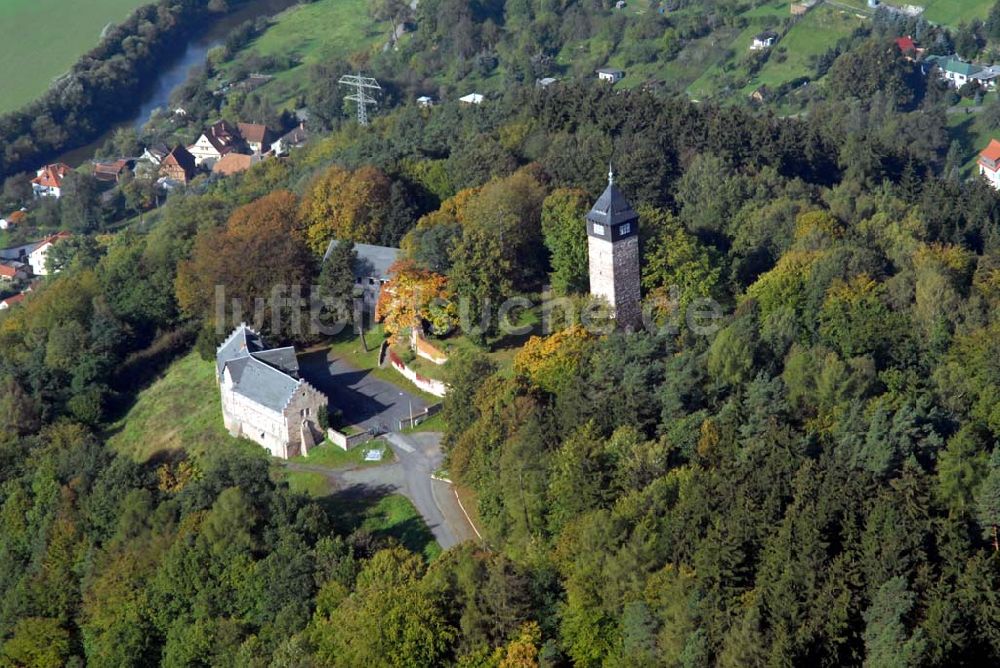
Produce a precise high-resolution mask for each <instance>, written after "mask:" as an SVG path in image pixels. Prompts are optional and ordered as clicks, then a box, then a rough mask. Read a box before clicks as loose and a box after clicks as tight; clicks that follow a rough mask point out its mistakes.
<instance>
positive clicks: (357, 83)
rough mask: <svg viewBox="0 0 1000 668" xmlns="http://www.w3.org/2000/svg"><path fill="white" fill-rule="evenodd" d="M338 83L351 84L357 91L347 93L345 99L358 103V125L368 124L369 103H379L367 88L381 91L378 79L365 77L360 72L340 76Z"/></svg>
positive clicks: (342, 84)
mask: <svg viewBox="0 0 1000 668" xmlns="http://www.w3.org/2000/svg"><path fill="white" fill-rule="evenodd" d="M337 83H338V84H340V85H341V86H350V87H351V88H353V89H354V90H355V91H356V92H354V93H352V94H350V95H347V96H346V97H344V99H345V100H350V101H351V102H356V103H357V104H358V125H362V126H365V125H368V105H369V104H378V100H376V99H375V98H374V97H373V96H371V95H369V94H368V93H367V92H366V89H367V90H377V91H380V92H381V90H382V87H381V86H379V85H378V81H375V79H373V78H371V77H363V76H361V75H360V74H345V75H344V76H342V77H340V80H339V81H337Z"/></svg>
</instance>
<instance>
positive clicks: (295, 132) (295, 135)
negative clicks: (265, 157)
mask: <svg viewBox="0 0 1000 668" xmlns="http://www.w3.org/2000/svg"><path fill="white" fill-rule="evenodd" d="M307 139H309V133H308V132H307V131H306V129H305V128H304V127H302V126H301V125H297V126H296V127H295V128H294V129H292V130H289V131H288V132H286V133H285V134H284V135H282V137H281V139H280V140H279V141H281V142H283V143H285V144H288V145H289V146H298V145H299V144H304V143H306V140H307Z"/></svg>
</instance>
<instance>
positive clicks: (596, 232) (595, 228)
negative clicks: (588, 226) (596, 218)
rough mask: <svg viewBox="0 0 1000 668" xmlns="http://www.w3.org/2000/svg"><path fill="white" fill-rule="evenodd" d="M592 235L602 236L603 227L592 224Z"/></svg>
mask: <svg viewBox="0 0 1000 668" xmlns="http://www.w3.org/2000/svg"><path fill="white" fill-rule="evenodd" d="M594 234H604V226H603V225H598V224H597V223H594Z"/></svg>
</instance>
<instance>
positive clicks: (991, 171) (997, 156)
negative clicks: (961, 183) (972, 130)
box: [977, 139, 1000, 190]
mask: <svg viewBox="0 0 1000 668" xmlns="http://www.w3.org/2000/svg"><path fill="white" fill-rule="evenodd" d="M977 164H978V166H979V174H980V175H981V176H983V177H984V178H985V179H986V180H987V181H989V182H990V185H991V186H993V187H994V188H995V189H997V190H1000V141H997V140H996V139H991V140H990V144H989V146H987V147H986V148H984V149H983V151H982V152H981V153H980V154H979V160H978V162H977Z"/></svg>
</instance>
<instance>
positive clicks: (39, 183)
mask: <svg viewBox="0 0 1000 668" xmlns="http://www.w3.org/2000/svg"><path fill="white" fill-rule="evenodd" d="M72 171H73V168H72V167H70V166H69V165H66V164H64V163H61V162H58V163H55V164H52V165H45V166H44V167H42V168H41V169H39V170H38V172H37V173H36V174H35V178H33V179H31V190H32V192H34V194H35V197H55V198H57V199H58V198H59V196H60V195H62V187H63V179H65V178H66V175H67V174H69V173H70V172H72Z"/></svg>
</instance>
